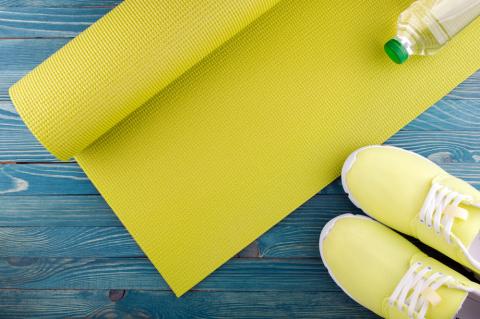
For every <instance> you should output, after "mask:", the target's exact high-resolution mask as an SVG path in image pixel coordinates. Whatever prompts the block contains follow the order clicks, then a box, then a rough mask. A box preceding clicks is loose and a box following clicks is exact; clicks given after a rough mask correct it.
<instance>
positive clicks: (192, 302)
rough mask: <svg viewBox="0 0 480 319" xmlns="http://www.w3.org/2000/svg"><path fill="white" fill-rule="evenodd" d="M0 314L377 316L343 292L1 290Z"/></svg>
mask: <svg viewBox="0 0 480 319" xmlns="http://www.w3.org/2000/svg"><path fill="white" fill-rule="evenodd" d="M0 309H1V314H0V317H1V318H9V319H17V318H18V319H20V318H27V317H33V318H37V319H45V318H198V319H201V318H204V319H210V318H217V319H218V318H239V319H250V318H265V319H270V318H325V319H327V318H328V319H344V318H350V319H373V318H378V317H377V316H375V315H374V314H372V313H371V312H369V311H368V310H366V309H365V308H362V307H361V306H359V305H358V304H356V303H355V302H353V301H352V300H350V299H349V298H348V297H347V296H346V295H344V294H343V293H341V292H338V291H337V292H297V291H291V292H289V291H283V292H249V293H243V292H214V291H212V292H190V293H187V294H186V295H185V296H183V297H182V298H180V299H177V298H175V297H174V296H173V295H172V294H170V293H168V292H164V291H149V290H127V291H125V290H104V291H99V290H80V291H79V290H58V291H52V290H21V291H19V290H0Z"/></svg>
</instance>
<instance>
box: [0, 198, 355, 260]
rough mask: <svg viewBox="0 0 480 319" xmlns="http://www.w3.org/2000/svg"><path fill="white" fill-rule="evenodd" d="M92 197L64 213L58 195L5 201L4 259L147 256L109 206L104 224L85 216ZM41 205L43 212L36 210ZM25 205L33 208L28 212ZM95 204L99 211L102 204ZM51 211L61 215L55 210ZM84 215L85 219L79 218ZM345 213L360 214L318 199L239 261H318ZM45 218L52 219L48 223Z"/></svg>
mask: <svg viewBox="0 0 480 319" xmlns="http://www.w3.org/2000/svg"><path fill="white" fill-rule="evenodd" d="M90 197H91V196H86V198H87V199H88V201H87V205H86V206H85V205H83V204H82V202H81V200H80V199H79V198H81V197H76V198H77V199H76V203H78V206H73V207H68V208H67V207H65V203H64V202H61V203H60V204H61V206H60V209H58V208H56V206H55V204H56V203H58V202H59V200H61V198H62V196H54V197H53V199H54V204H53V205H52V204H50V203H49V201H50V197H48V196H47V197H45V196H42V197H27V199H28V200H27V201H25V200H22V197H19V202H18V203H17V202H16V201H15V199H13V200H12V197H6V200H4V199H2V198H0V206H1V207H5V208H2V209H1V210H0V225H2V224H7V225H8V226H2V227H0V257H8V256H17V257H42V256H49V257H144V254H143V252H142V251H141V250H140V249H139V248H138V246H137V245H136V244H135V242H134V240H133V239H132V238H131V236H130V235H129V234H128V232H127V231H126V230H125V229H124V228H123V227H121V226H120V223H119V222H118V220H117V219H116V218H115V217H114V214H113V212H111V211H109V209H108V207H107V205H106V204H105V203H104V204H103V211H104V213H103V215H108V217H109V219H107V218H108V217H107V216H105V218H101V219H99V220H98V219H97V217H96V216H95V215H96V214H98V212H97V211H91V212H85V209H89V208H91V207H92V206H91V205H89V204H91V200H90V199H89V198H90ZM70 202H71V201H67V203H70ZM35 203H36V204H38V206H39V207H33V205H34V204H35ZM42 203H45V204H42ZM24 204H27V207H23V205H24ZM94 205H95V206H96V207H98V202H95V203H94ZM32 207H33V209H32ZM49 207H53V208H54V209H55V208H56V210H55V211H49V210H48V208H49ZM4 211H5V212H4ZM78 211H80V212H81V213H80V216H83V217H84V218H85V219H84V220H83V219H81V218H79V214H78ZM39 212H40V214H39V215H38V216H36V214H38V213H39ZM65 213H66V214H65ZM344 213H360V211H359V210H358V209H356V208H355V207H354V206H353V205H352V204H351V203H350V201H349V200H348V198H347V197H346V196H343V195H333V196H328V195H327V196H318V195H317V196H314V197H313V198H312V199H311V200H309V201H308V202H307V203H305V204H304V205H302V206H301V207H300V208H298V209H297V210H296V211H295V212H294V213H292V214H291V215H290V216H289V217H287V218H286V219H284V220H283V221H281V222H280V223H279V224H278V225H277V226H275V227H273V229H271V230H270V231H268V232H267V233H266V234H264V235H263V236H261V237H260V238H259V239H258V240H257V241H256V242H254V243H253V244H252V245H250V246H249V247H248V248H247V249H245V250H244V251H242V252H241V253H240V254H239V256H240V257H282V258H292V257H299V258H306V257H318V245H317V242H318V235H319V233H320V231H321V229H322V228H323V226H324V225H325V224H326V223H327V222H328V221H329V220H330V219H332V218H334V217H336V216H338V215H340V214H344ZM45 215H47V216H48V217H49V218H48V219H46V220H45V219H44V217H45ZM100 215H102V214H100ZM90 216H91V217H92V220H89V217H90ZM95 221H96V222H97V223H101V224H103V223H105V222H106V221H108V222H110V223H112V224H113V225H114V226H107V227H105V226H103V227H100V226H97V225H95V224H93V223H94V222H95ZM85 223H86V224H88V223H90V225H85ZM39 225H40V226H39Z"/></svg>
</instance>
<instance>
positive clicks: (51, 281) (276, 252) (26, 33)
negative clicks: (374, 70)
mask: <svg viewBox="0 0 480 319" xmlns="http://www.w3.org/2000/svg"><path fill="white" fill-rule="evenodd" d="M117 3H118V1H114V0H0V318H9V319H10V318H29V317H31V318H56V317H58V318H66V317H68V318H83V317H108V318H124V317H125V318H150V317H161V318H177V317H178V318H189V317H195V318H257V317H258V318H297V317H298V318H367V319H368V318H375V316H374V315H373V314H371V313H370V312H369V311H367V310H365V309H363V308H362V307H360V306H358V305H357V304H355V303H354V302H352V301H351V300H349V299H348V298H347V297H346V295H344V294H343V293H342V292H341V291H340V290H339V288H337V287H336V286H335V285H334V284H333V282H332V281H331V279H330V278H329V277H328V274H327V272H326V270H325V268H324V267H323V266H322V263H321V261H320V259H319V253H318V249H317V241H318V235H319V233H320V230H321V228H322V226H323V225H324V224H325V223H326V222H327V221H328V220H329V219H330V218H332V217H334V216H336V215H338V214H342V213H346V212H358V211H357V210H356V209H355V208H354V207H353V206H352V205H351V204H350V202H349V201H348V199H347V198H346V197H345V195H344V194H343V192H342V191H341V187H340V185H339V183H338V181H337V182H335V183H333V184H332V185H331V186H329V187H328V188H327V189H325V190H323V191H322V192H321V193H320V194H318V195H317V196H315V197H314V198H313V199H311V200H310V201H309V202H307V203H306V204H305V205H303V206H302V207H301V208H299V209H298V210H297V211H296V212H295V213H293V214H292V215H290V216H289V217H288V218H286V219H285V220H284V221H282V222H281V223H280V224H278V225H277V226H276V227H274V228H273V229H272V230H270V231H269V232H268V233H266V234H265V235H263V236H262V237H261V238H259V239H258V240H257V241H256V242H254V243H253V244H251V245H250V246H249V247H248V248H247V249H245V250H244V251H242V252H241V253H240V254H239V255H238V256H237V257H236V258H234V259H233V260H231V261H230V262H228V263H227V264H226V265H225V266H223V267H222V268H221V269H220V270H218V271H216V272H215V273H214V274H213V275H212V276H210V277H209V278H208V279H206V280H205V281H204V282H202V283H201V284H199V285H198V286H197V287H196V288H195V289H194V290H193V291H191V292H189V293H187V294H186V295H185V296H184V297H182V298H180V299H177V298H175V297H174V296H173V294H172V293H171V292H170V290H169V289H168V287H167V286H166V284H165V282H164V281H163V280H162V279H161V277H160V276H159V275H158V273H157V272H156V271H155V269H154V268H153V266H152V265H151V264H150V262H149V261H148V260H147V259H146V258H145V256H144V255H143V253H142V252H141V251H140V250H139V248H138V247H137V245H136V244H135V242H134V241H133V240H132V238H131V237H130V236H129V234H128V233H127V232H126V231H125V229H124V228H123V227H122V225H121V224H120V223H119V221H118V220H117V218H116V217H115V215H114V214H113V213H112V211H111V210H110V209H109V208H108V206H107V205H106V204H105V202H104V201H103V199H102V198H101V197H100V195H99V194H98V192H97V190H96V189H95V188H94V187H93V186H92V184H91V183H90V182H89V181H88V179H87V178H86V177H85V175H84V174H83V172H82V171H81V169H80V168H79V167H78V166H77V164H76V163H74V162H71V163H60V162H58V161H56V160H55V159H54V158H53V157H52V156H51V155H50V154H49V153H48V152H47V151H46V150H45V149H44V148H43V147H42V146H41V145H40V144H39V143H38V142H37V141H36V140H35V138H34V137H33V136H32V135H31V134H30V133H29V131H28V130H27V128H26V127H25V126H24V124H23V122H22V120H21V119H20V117H19V116H18V114H17V113H16V111H15V109H14V107H13V106H12V103H11V102H10V100H9V98H8V95H7V88H8V87H9V86H10V85H11V84H13V83H14V82H15V81H17V80H18V79H19V78H20V77H22V76H23V75H24V74H26V73H27V72H28V71H29V70H31V69H32V68H33V67H35V66H36V65H37V64H39V63H40V62H41V61H42V60H44V59H45V58H47V57H48V56H49V55H50V54H52V53H53V52H55V51H56V50H57V49H59V48H60V47H61V46H63V45H64V44H65V43H66V42H68V41H69V40H70V39H71V38H72V37H74V36H75V35H77V34H78V33H79V32H80V31H82V30H83V29H85V28H86V27H87V26H88V25H90V24H91V23H93V22H94V21H96V20H97V19H98V18H99V17H101V16H102V15H104V14H105V13H106V12H108V11H109V10H111V8H112V7H114V6H115V5H116V4H117ZM479 58H480V57H479ZM479 123H480V72H478V73H477V74H476V75H473V76H472V77H470V78H469V79H468V80H466V81H465V82H464V83H463V84H461V85H460V86H459V87H458V88H456V89H455V90H454V91H453V92H452V93H451V94H449V95H448V96H447V97H445V98H444V99H443V100H442V101H441V102H439V103H437V104H436V105H435V106H433V107H432V108H431V109H430V110H429V111H427V112H426V113H425V114H423V115H421V116H420V117H419V118H418V119H417V120H415V121H414V122H412V123H411V124H410V125H408V126H407V127H406V128H404V129H403V130H402V131H400V132H399V133H398V134H396V135H395V136H394V137H392V138H391V139H390V140H389V141H388V144H393V145H397V146H400V147H404V148H406V149H410V150H413V151H415V152H418V153H420V154H422V155H424V156H427V157H429V158H430V159H432V160H434V161H435V162H437V163H439V164H440V165H442V166H443V167H444V168H445V169H447V170H448V171H450V172H451V173H453V174H455V175H457V176H459V177H461V178H464V179H466V180H468V181H469V182H471V183H473V185H475V186H476V187H477V188H480V125H479Z"/></svg>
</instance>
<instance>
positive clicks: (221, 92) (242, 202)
mask: <svg viewBox="0 0 480 319" xmlns="http://www.w3.org/2000/svg"><path fill="white" fill-rule="evenodd" d="M409 4H410V1H408V0H386V1H378V0H355V1H353V0H351V1H327V0H318V1H311V0H242V1H234V0H227V1H224V0H194V1H184V0H159V1H148V0H127V1H125V2H124V3H122V4H120V5H119V6H118V7H117V8H116V9H114V10H113V11H112V12H111V13H109V14H108V15H106V16H105V17H103V18H102V19H100V20H99V21H98V22H97V23H95V24H94V25H92V26H91V27H90V28H89V29H88V30H86V31H85V32H83V33H82V34H81V35H79V36H78V37H77V38H76V39H74V40H73V41H71V42H70V43H69V44H67V45H66V46H65V47H64V48H62V49H61V50H59V51H58V52H57V53H55V54H54V55H53V56H52V57H50V58H49V59H48V60H46V61H45V62H44V63H42V64H41V65H40V66H38V67H37V68H36V69H35V70H33V71H32V72H31V73H30V74H28V75H27V76H26V77H24V78H23V79H22V80H20V81H19V82H18V83H16V84H15V85H14V86H13V87H12V88H11V90H10V94H11V97H12V100H13V102H14V104H15V106H16V108H17V109H18V112H19V113H20V115H21V116H22V118H23V119H24V121H25V123H26V124H27V125H28V127H29V128H30V129H31V130H32V132H33V134H34V135H35V136H36V137H37V138H38V139H39V140H40V141H41V143H43V145H45V147H46V148H48V149H49V150H50V151H51V152H52V153H53V154H54V155H55V156H57V157H58V158H59V159H62V160H65V159H68V158H70V157H75V158H76V160H77V161H78V162H79V164H80V165H81V166H82V168H83V169H84V170H85V172H86V174H87V175H88V176H89V178H90V179H91V180H92V182H93V183H94V184H95V185H96V187H97V188H98V190H99V191H100V193H101V194H102V195H103V197H104V198H105V200H106V201H107V202H108V203H109V205H110V206H111V207H112V209H113V210H114V212H115V213H116V214H117V215H118V217H119V218H120V220H121V221H122V222H123V224H124V225H125V226H126V227H127V229H128V230H129V232H130V233H131V234H132V236H133V238H135V240H136V241H137V243H138V244H139V245H140V247H141V248H142V249H143V251H144V252H145V254H146V255H147V256H148V257H149V259H150V260H151V261H152V263H153V264H154V265H155V266H156V268H157V269H158V270H159V271H160V273H161V274H162V275H163V277H164V279H165V280H166V281H167V282H168V284H169V285H170V287H171V288H172V289H173V291H174V292H175V293H176V294H177V295H181V294H183V293H185V292H186V291H187V290H189V289H190V288H192V287H193V286H194V285H195V284H197V283H198V282H199V281H201V280H202V279H203V278H205V277H206V276H207V275H208V274H210V273H211V272H212V271H214V270H215V269H216V268H218V267H219V266H220V265H222V264H223V263H224V262H225V261H227V260H228V259H229V258H231V257H232V256H234V255H235V254H236V253H237V252H238V251H240V250H241V249H242V248H244V247H245V246H246V245H248V244H249V243H250V242H252V241H253V240H255V239H256V238H257V237H258V236H260V235H261V234H262V233H264V232H265V231H266V230H268V229H269V228H270V227H272V226H273V225H275V224H276V223H277V222H279V221H280V220H281V219H282V218H284V217H285V216H287V215H288V214H289V213H290V212H292V211H293V210H294V209H295V208H297V207H298V206H299V205H301V204H302V203H303V202H305V201H306V200H308V199H309V198H310V197H311V196H313V195H314V194H315V193H316V192H318V191H319V190H320V189H322V188H323V187H324V186H325V185H327V184H328V183H329V182H331V181H332V180H333V179H334V178H336V177H337V175H338V174H339V170H340V166H341V164H342V161H343V160H344V158H345V157H346V155H347V154H348V153H349V152H350V151H352V150H354V149H356V148H358V147H360V146H362V145H365V144H372V143H382V142H383V141H385V140H386V139H387V138H388V137H389V136H391V135H392V134H394V133H395V132H396V131H398V130H399V129H400V128H402V127H403V126H404V125H406V124H407V123H408V122H409V121H411V120H412V119H413V118H415V117H416V116H417V115H418V114H420V113H421V112H422V111H424V110H425V109H426V108H427V107H428V106H430V105H432V104H433V103H435V102H436V101H437V100H439V99H440V98H441V97H442V96H444V95H445V94H446V93H448V92H449V91H450V90H451V89H452V88H454V87H455V86H456V85H457V84H459V83H460V82H461V81H463V80H464V79H465V78H466V77H468V76H469V75H471V74H472V73H473V72H475V71H476V70H478V69H479V67H480V57H479V53H478V52H480V21H477V22H475V23H474V24H473V25H471V26H470V27H468V28H467V29H466V30H465V31H464V32H463V33H462V34H460V35H459V36H458V37H457V38H456V39H454V40H453V41H452V43H451V44H450V45H449V46H448V47H447V48H445V49H444V50H443V51H442V52H441V53H439V54H438V55H436V56H435V57H431V58H422V59H413V60H412V61H410V62H409V63H407V64H406V65H403V66H397V65H395V64H393V63H391V62H390V61H389V60H388V58H387V57H386V56H385V55H384V53H383V51H382V50H383V48H382V47H383V43H384V42H385V41H386V40H387V39H389V38H390V37H391V36H392V34H394V33H395V25H396V23H395V21H396V18H397V16H398V15H399V13H400V12H402V11H403V10H404V9H405V8H406V7H407V6H408V5H409ZM321 213H322V212H319V214H321Z"/></svg>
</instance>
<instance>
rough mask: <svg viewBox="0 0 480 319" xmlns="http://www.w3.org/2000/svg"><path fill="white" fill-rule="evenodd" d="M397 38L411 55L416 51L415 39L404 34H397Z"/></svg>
mask: <svg viewBox="0 0 480 319" xmlns="http://www.w3.org/2000/svg"><path fill="white" fill-rule="evenodd" d="M395 39H396V40H397V41H398V42H400V43H401V44H402V46H403V47H404V48H405V50H407V52H408V55H409V56H411V55H413V53H414V50H413V47H414V46H415V40H414V39H412V38H410V37H407V36H404V35H397V36H396V37H395Z"/></svg>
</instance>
